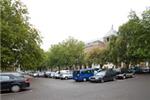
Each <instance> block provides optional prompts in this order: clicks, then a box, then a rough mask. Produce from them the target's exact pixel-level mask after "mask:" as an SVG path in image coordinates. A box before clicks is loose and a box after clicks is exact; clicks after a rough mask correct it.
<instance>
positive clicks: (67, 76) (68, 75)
mask: <svg viewBox="0 0 150 100" xmlns="http://www.w3.org/2000/svg"><path fill="white" fill-rule="evenodd" d="M72 77H73V75H72V72H71V71H69V72H61V73H60V78H61V79H72Z"/></svg>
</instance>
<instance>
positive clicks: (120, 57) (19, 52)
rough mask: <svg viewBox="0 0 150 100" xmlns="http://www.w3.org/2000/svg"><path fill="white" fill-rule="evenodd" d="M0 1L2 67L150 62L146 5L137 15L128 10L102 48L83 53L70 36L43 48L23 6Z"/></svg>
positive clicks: (149, 18)
mask: <svg viewBox="0 0 150 100" xmlns="http://www.w3.org/2000/svg"><path fill="white" fill-rule="evenodd" d="M0 4H1V7H0V9H1V19H0V20H1V23H0V28H1V29H0V30H1V69H2V70H8V69H15V68H17V67H21V68H22V69H36V68H40V69H41V68H42V69H43V68H55V67H58V68H59V69H60V68H67V67H68V68H73V67H76V66H80V67H81V66H89V67H90V66H91V65H92V64H100V65H101V66H102V65H103V64H105V63H107V62H112V63H114V64H115V65H119V64H120V63H121V62H124V63H126V64H127V65H129V64H130V63H132V64H136V63H138V62H139V61H148V62H150V51H149V50H150V44H149V43H150V8H148V9H146V10H145V11H143V13H142V15H141V16H137V14H136V13H135V12H134V11H131V13H130V15H129V20H128V21H127V22H126V23H124V24H123V25H121V26H120V27H119V30H118V32H117V35H114V36H112V37H111V39H110V42H109V43H108V45H107V47H106V48H103V49H100V48H97V49H93V50H92V51H91V52H88V53H85V52H84V48H85V45H84V43H83V42H82V41H78V40H76V39H74V38H72V37H70V38H68V39H67V40H64V41H63V42H61V43H59V44H57V45H53V46H51V48H50V49H49V51H48V52H44V51H43V50H42V49H41V48H40V44H41V42H42V41H41V37H40V35H39V32H38V30H37V29H35V28H34V27H33V26H32V25H31V24H30V23H29V22H28V19H29V17H28V12H27V8H26V6H25V5H23V4H22V3H21V2H20V1H19V0H1V1H0Z"/></svg>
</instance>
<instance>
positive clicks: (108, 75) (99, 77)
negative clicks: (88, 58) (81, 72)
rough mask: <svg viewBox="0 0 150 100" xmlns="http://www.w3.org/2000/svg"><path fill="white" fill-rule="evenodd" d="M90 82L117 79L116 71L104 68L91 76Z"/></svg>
mask: <svg viewBox="0 0 150 100" xmlns="http://www.w3.org/2000/svg"><path fill="white" fill-rule="evenodd" d="M89 80H90V82H105V81H111V80H112V81H114V80H116V73H115V71H114V70H112V69H109V70H103V71H101V72H99V73H97V74H95V75H94V76H91V77H90V78H89Z"/></svg>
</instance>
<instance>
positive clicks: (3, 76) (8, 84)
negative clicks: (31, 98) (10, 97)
mask: <svg viewBox="0 0 150 100" xmlns="http://www.w3.org/2000/svg"><path fill="white" fill-rule="evenodd" d="M0 84H1V90H0V91H5V90H9V91H12V92H19V91H20V90H22V89H25V88H27V87H29V86H30V80H29V79H28V78H25V77H24V76H23V75H21V74H20V73H0Z"/></svg>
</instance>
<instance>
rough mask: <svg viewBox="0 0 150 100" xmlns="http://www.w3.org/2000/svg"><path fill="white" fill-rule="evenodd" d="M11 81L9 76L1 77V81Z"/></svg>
mask: <svg viewBox="0 0 150 100" xmlns="http://www.w3.org/2000/svg"><path fill="white" fill-rule="evenodd" d="M7 80H10V77H9V76H0V81H7Z"/></svg>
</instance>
